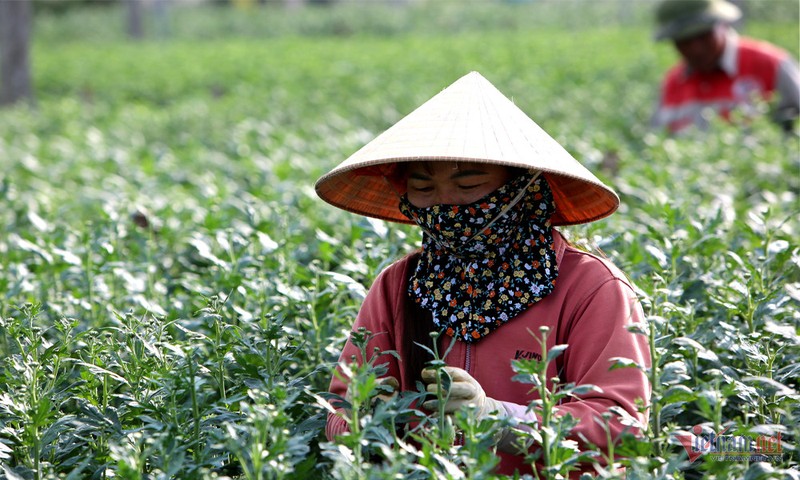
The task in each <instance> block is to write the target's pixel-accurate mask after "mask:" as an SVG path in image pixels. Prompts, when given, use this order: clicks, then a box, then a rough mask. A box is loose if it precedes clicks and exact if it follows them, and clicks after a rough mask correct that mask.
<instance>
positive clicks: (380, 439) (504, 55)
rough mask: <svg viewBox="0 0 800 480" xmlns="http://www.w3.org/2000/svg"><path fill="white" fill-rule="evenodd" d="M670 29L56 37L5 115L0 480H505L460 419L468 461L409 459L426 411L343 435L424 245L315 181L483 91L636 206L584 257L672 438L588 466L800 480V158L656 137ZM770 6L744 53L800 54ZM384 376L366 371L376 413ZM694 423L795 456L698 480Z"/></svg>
mask: <svg viewBox="0 0 800 480" xmlns="http://www.w3.org/2000/svg"><path fill="white" fill-rule="evenodd" d="M770 3H771V4H772V7H765V6H764V5H765V4H770ZM650 5H651V4H650V3H648V2H644V3H636V2H626V1H611V0H609V1H607V2H592V3H585V2H553V1H551V2H518V3H513V2H512V3H495V2H439V3H437V2H419V3H415V4H413V5H412V6H410V7H405V8H403V7H401V6H399V5H394V4H392V5H389V6H384V7H379V6H369V7H368V6H366V5H363V4H356V5H352V4H343V5H339V6H333V7H315V8H306V9H297V10H285V9H283V8H281V7H277V6H274V5H271V6H262V7H258V8H254V9H253V10H249V11H237V10H233V9H231V8H228V7H217V8H208V7H206V8H188V7H187V8H183V9H182V8H172V9H170V11H169V12H168V16H166V17H159V18H155V17H148V19H147V21H148V23H147V25H146V26H147V38H146V39H145V40H142V41H131V40H128V39H126V38H125V35H124V30H123V25H124V22H123V18H124V15H123V14H124V12H123V10H121V9H118V8H117V7H114V6H103V7H99V6H94V7H88V8H84V9H79V8H77V7H75V8H74V9H70V10H69V11H66V12H57V11H52V12H51V11H45V12H40V13H39V16H37V18H36V23H35V25H34V26H35V29H34V41H33V51H32V62H33V77H34V83H35V85H34V87H35V95H36V98H35V103H34V104H33V105H32V106H23V105H20V106H16V107H13V108H6V109H4V110H2V111H0V225H1V226H2V230H3V232H4V233H3V234H2V235H0V479H8V480H18V479H26V480H28V479H36V480H40V479H50V478H67V479H83V478H93V479H105V478H121V479H168V478H179V479H212V478H231V479H240V478H241V479H301V478H309V479H329V478H336V479H351V478H359V479H361V478H365V479H366V478H369V479H390V478H391V479H397V478H437V479H438V478H453V479H456V478H472V479H478V478H493V477H492V475H491V473H490V471H491V462H492V457H493V455H492V454H491V453H490V451H489V450H488V448H487V443H486V442H487V439H489V438H491V434H492V432H494V431H495V430H496V429H497V428H498V425H497V424H496V423H495V424H493V423H492V422H489V423H486V422H484V423H481V424H475V422H473V421H471V420H470V419H469V418H468V416H460V417H458V418H456V420H455V422H456V423H457V426H458V427H459V428H461V429H462V430H463V431H464V432H465V434H466V437H465V444H464V445H463V446H459V447H453V446H452V445H451V444H448V443H447V438H446V434H447V427H446V425H444V424H442V423H437V421H436V419H432V420H431V429H432V431H434V432H435V433H436V434H435V435H432V436H430V437H425V438H415V442H409V440H408V439H404V438H400V437H398V436H397V434H396V431H395V429H394V422H395V421H397V420H398V419H402V418H403V417H404V416H405V415H406V414H408V412H409V409H410V406H409V403H408V401H407V400H406V399H404V398H400V399H397V400H396V401H393V402H389V403H386V404H381V405H380V406H379V407H377V408H376V409H375V410H374V411H371V410H370V409H368V408H365V412H364V413H365V415H364V416H363V417H361V421H360V423H359V424H358V425H354V426H353V433H352V435H350V436H349V437H347V438H344V439H343V440H342V442H341V443H339V444H334V443H330V442H328V441H327V440H326V439H325V434H324V427H325V418H326V414H327V410H326V402H327V400H326V399H325V398H324V392H325V391H326V390H327V386H328V382H329V381H330V378H331V375H332V371H333V368H334V366H335V363H336V361H337V359H338V354H339V350H340V348H341V346H342V345H343V343H344V341H345V339H346V338H347V336H348V335H349V331H350V326H351V324H352V322H353V320H354V318H355V315H356V313H357V311H358V308H359V305H360V302H361V300H362V299H363V298H364V295H365V292H366V290H367V289H368V288H369V286H370V284H371V282H372V281H373V280H374V278H375V276H376V275H377V274H378V272H380V271H381V270H382V269H383V268H384V267H386V266H387V265H389V264H390V263H392V262H393V261H394V260H396V259H398V258H400V257H401V256H402V255H404V254H405V253H407V252H409V251H411V250H412V249H414V248H415V247H416V246H418V244H419V241H420V235H419V233H418V231H417V230H415V229H412V228H410V227H406V226H400V225H393V224H388V223H384V222H381V221H373V220H370V219H366V218H362V217H358V216H355V215H351V214H348V213H345V212H342V211H339V210H337V209H335V208H333V207H331V206H329V205H327V204H326V203H324V202H322V201H321V200H319V199H318V198H317V196H316V194H315V193H314V190H313V184H314V181H315V180H316V179H317V178H318V177H319V176H320V175H322V174H323V173H325V172H326V171H328V170H329V169H330V168H332V167H333V166H335V165H336V164H338V163H339V162H341V161H342V160H344V159H345V158H346V157H347V156H349V155H350V154H351V153H353V152H354V151H355V150H357V149H358V148H359V147H360V146H361V145H363V144H364V143H366V142H367V141H369V140H370V139H372V138H373V137H374V136H375V135H377V134H378V133H380V132H381V131H383V130H384V129H386V128H387V127H389V126H390V125H392V124H393V123H394V122H396V121H397V120H399V119H400V118H402V116H403V115H405V114H407V113H409V112H410V111H412V110H413V109H414V108H415V107H416V106H418V105H420V104H421V103H422V102H424V101H425V100H427V99H428V98H430V97H431V96H433V95H434V94H435V93H437V92H439V91H440V90H441V89H443V88H444V87H446V86H447V85H449V84H450V83H452V82H453V81H454V80H456V79H457V78H459V77H460V76H462V75H464V74H466V73H468V72H469V71H472V70H477V71H479V72H480V73H481V74H482V75H484V76H485V77H486V78H487V79H488V80H490V81H491V82H492V83H493V84H494V85H496V86H497V87H498V88H499V89H500V90H501V91H502V92H504V93H505V94H506V95H507V96H509V97H510V98H512V99H513V100H514V102H515V103H516V104H517V105H518V106H520V108H522V109H523V110H524V111H525V112H526V113H528V115H529V116H530V117H531V118H533V119H534V120H535V121H536V122H537V123H539V125H541V126H542V127H543V128H544V129H545V130H546V131H548V132H549V133H550V134H551V135H552V136H553V137H555V138H556V139H557V140H558V141H559V142H561V143H562V144H563V145H564V146H565V147H566V148H567V149H568V150H569V151H570V152H572V153H573V154H574V156H575V157H576V158H578V159H579V160H580V161H581V162H583V163H584V164H585V165H586V166H587V167H589V169H590V170H592V171H594V172H596V173H597V174H598V176H600V177H601V178H602V179H603V180H604V181H606V182H607V183H608V184H609V185H612V186H613V187H614V188H615V189H616V190H617V192H618V193H619V195H620V197H621V200H622V206H621V208H620V210H619V211H618V212H617V213H616V214H614V215H613V216H611V217H610V218H608V219H606V220H603V221H600V222H597V223H595V224H590V225H587V226H580V227H570V228H566V229H564V231H565V232H566V234H567V235H568V236H569V238H570V239H571V241H572V242H573V243H575V244H577V245H580V246H583V247H585V248H587V249H592V250H596V251H602V252H603V253H604V254H605V255H606V256H608V257H609V258H611V259H612V260H613V261H614V262H615V263H616V264H617V265H618V266H620V267H621V268H622V270H623V271H625V272H626V273H627V274H628V275H629V276H630V277H631V279H632V281H633V282H635V284H636V286H637V287H638V289H639V294H640V296H641V299H642V302H643V304H644V306H645V312H646V314H647V320H648V323H647V325H643V326H641V333H642V334H643V335H647V336H648V338H649V340H650V345H651V353H652V355H653V368H652V369H649V370H648V377H649V378H650V380H651V384H652V389H653V403H652V405H649V406H648V407H649V409H650V424H649V425H648V426H646V427H645V438H644V439H640V440H635V439H632V438H625V439H622V441H621V442H620V444H619V445H618V447H617V449H616V450H615V451H614V452H588V456H589V457H590V458H588V457H586V458H584V460H585V461H591V459H595V460H597V459H602V458H605V459H606V460H608V459H609V458H614V457H615V454H616V458H615V460H614V467H619V466H624V467H627V475H628V477H629V478H640V479H649V478H664V479H672V478H677V479H682V478H687V479H690V478H716V479H728V478H745V479H753V480H755V479H765V478H800V470H798V468H800V467H799V466H800V456H798V452H797V451H796V445H797V443H798V441H800V394H798V377H800V335H799V333H800V332H799V331H798V328H799V327H798V325H800V308H798V307H799V306H800V245H799V244H798V239H800V200H799V199H798V194H799V193H800V145H799V144H798V137H796V136H787V135H785V134H783V133H782V132H781V131H780V130H779V129H778V128H776V127H775V126H773V125H771V124H769V123H768V122H767V121H766V120H763V119H758V120H754V121H748V122H747V124H746V126H745V127H744V128H736V127H732V126H730V125H727V124H723V123H716V124H715V125H714V127H713V129H712V130H711V131H710V132H706V133H702V134H690V135H687V136H685V137H680V138H670V137H667V136H665V135H663V134H662V133H661V132H655V131H651V130H649V129H648V126H647V122H648V117H649V115H650V112H651V110H652V108H653V106H654V103H655V101H656V95H657V86H658V83H659V81H660V78H661V75H662V73H663V72H664V70H665V69H666V68H668V66H669V65H671V64H672V63H673V62H674V61H675V59H676V57H675V54H674V52H673V51H672V49H671V47H670V45H666V44H655V43H653V42H652V39H651V35H652V29H651V25H650V23H649V22H650V16H649V15H650V10H649V7H650ZM752 5H753V7H752V8H753V10H752V12H753V18H752V19H749V20H748V21H747V23H746V24H745V25H744V26H743V32H744V33H745V34H748V35H752V36H756V37H759V38H764V39H767V40H770V41H772V42H774V43H777V44H778V45H781V46H782V47H784V48H786V49H788V50H789V51H790V52H792V53H793V54H794V55H795V57H797V55H798V50H799V49H800V39H799V35H800V33H799V30H800V28H799V26H798V22H797V20H796V19H797V12H796V10H797V4H796V2H794V1H789V2H784V1H775V2H753V3H752ZM530 362H531V363H529V364H527V365H526V368H528V369H529V370H530V375H531V377H536V375H537V373H536V372H538V370H537V368H538V365H537V364H536V362H535V361H533V360H531V361H530ZM369 367H370V366H366V367H364V368H361V369H357V370H356V371H354V372H353V375H354V380H353V381H354V384H355V385H356V386H357V391H358V392H359V395H358V401H360V402H362V403H364V404H367V405H368V404H369V398H370V396H372V395H375V394H376V393H377V392H376V391H375V389H374V378H375V375H376V372H378V373H379V370H380V368H379V366H373V368H369ZM629 368H636V367H635V366H633V367H629ZM544 381H545V382H546V381H547V380H546V379H544ZM697 425H700V426H702V428H704V430H703V431H704V432H706V433H707V432H712V431H713V432H721V431H723V430H724V429H725V428H726V427H727V428H728V430H727V433H728V434H736V435H747V436H751V437H754V438H755V437H757V436H765V437H771V438H780V439H781V442H782V443H781V446H782V455H781V456H780V458H779V459H778V460H777V461H774V462H756V461H737V462H731V461H727V462H726V461H720V460H714V459H711V458H701V459H699V460H697V461H695V462H693V463H692V462H689V460H688V459H687V455H686V451H685V450H684V448H683V446H682V445H681V444H680V442H679V441H678V438H679V437H680V436H681V435H685V434H688V433H689V432H692V431H693V428H694V427H695V426H697ZM545 427H547V428H551V429H552V431H553V432H557V434H556V435H554V437H552V438H556V439H557V440H559V439H560V440H559V441H557V442H555V443H553V444H551V445H548V446H546V448H547V449H548V452H549V453H551V455H550V456H549V458H550V464H549V465H548V466H547V468H545V469H543V470H542V471H541V473H540V474H539V475H540V477H541V478H559V477H558V475H561V474H566V473H567V472H568V471H569V470H570V469H571V468H572V467H573V466H574V462H575V461H576V460H577V457H578V455H579V454H578V453H577V452H575V451H574V449H573V448H572V447H571V445H572V444H571V443H570V441H568V440H565V438H566V437H565V436H566V434H567V432H565V431H564V430H563V428H565V427H566V425H561V424H559V423H558V421H555V423H553V424H552V425H546V426H545ZM584 455H587V453H586V452H584ZM591 455H595V456H594V457H591ZM587 458H588V459H587ZM531 461H533V460H531ZM598 470H599V471H600V472H601V474H602V476H603V477H607V478H615V477H620V476H624V475H625V474H621V473H620V472H619V471H616V470H615V469H614V468H611V467H599V466H598Z"/></svg>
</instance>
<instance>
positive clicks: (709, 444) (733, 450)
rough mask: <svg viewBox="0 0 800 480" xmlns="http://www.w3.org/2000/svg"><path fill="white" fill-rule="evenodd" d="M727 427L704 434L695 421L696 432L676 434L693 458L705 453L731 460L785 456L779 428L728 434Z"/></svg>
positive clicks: (769, 460) (762, 459)
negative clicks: (755, 433) (768, 432)
mask: <svg viewBox="0 0 800 480" xmlns="http://www.w3.org/2000/svg"><path fill="white" fill-rule="evenodd" d="M728 428H730V427H725V428H724V429H723V430H722V431H721V432H719V433H715V432H710V433H705V434H704V433H703V427H701V426H700V425H695V426H694V427H692V432H693V433H690V434H683V435H676V436H675V438H677V439H678V441H680V442H681V445H683V448H684V449H685V450H686V454H687V455H689V461H690V462H694V461H695V460H697V459H698V457H700V456H702V455H707V456H708V457H709V458H712V459H714V460H718V461H728V462H735V461H751V462H778V461H780V460H781V459H782V458H783V446H782V445H781V433H780V432H778V433H777V435H774V436H768V435H758V436H752V435H726V434H725V432H727V431H728Z"/></svg>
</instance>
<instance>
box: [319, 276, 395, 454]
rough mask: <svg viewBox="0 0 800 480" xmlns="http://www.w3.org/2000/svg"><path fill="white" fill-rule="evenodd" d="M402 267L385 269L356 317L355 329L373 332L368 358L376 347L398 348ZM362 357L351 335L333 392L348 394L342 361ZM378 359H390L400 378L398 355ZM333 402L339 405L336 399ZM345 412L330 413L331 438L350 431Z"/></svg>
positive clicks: (390, 366) (392, 372)
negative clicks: (399, 293)
mask: <svg viewBox="0 0 800 480" xmlns="http://www.w3.org/2000/svg"><path fill="white" fill-rule="evenodd" d="M402 271H403V269H402V268H397V267H389V268H388V269H387V270H385V271H383V272H382V273H381V274H380V275H379V276H378V278H377V279H376V280H375V282H374V283H373V285H372V287H371V288H370V289H369V292H368V293H367V296H366V298H365V299H364V302H363V303H362V305H361V309H360V310H359V312H358V316H357V317H356V321H355V324H354V325H353V331H357V330H358V329H359V328H361V327H363V328H365V329H367V330H369V331H370V332H371V337H370V339H369V341H368V344H367V350H366V352H367V358H368V359H369V358H371V356H372V353H373V352H374V351H375V349H376V348H377V349H378V350H379V351H381V352H385V351H389V350H395V349H396V348H397V346H396V343H395V338H396V332H395V328H396V323H395V318H397V311H398V308H399V305H398V301H399V298H400V296H399V295H398V292H399V291H400V289H401V288H402V286H403V282H402ZM361 357H362V355H361V352H360V351H359V349H358V347H356V346H355V345H353V342H352V341H351V339H350V338H349V337H348V339H347V342H346V343H345V345H344V348H343V349H342V353H341V355H340V356H339V362H338V364H337V366H336V371H337V374H335V375H334V376H333V378H332V379H331V384H330V388H329V389H328V390H329V392H330V393H333V394H336V395H339V396H341V397H342V398H344V397H345V394H346V393H347V379H346V378H345V377H344V375H343V373H342V370H341V368H340V365H341V364H342V363H349V362H351V361H353V360H355V361H356V362H357V363H358V364H359V365H360V364H362V362H363V361H364V359H363V358H361ZM376 362H377V364H382V363H386V364H387V366H388V369H389V371H388V373H387V375H389V376H393V377H395V378H400V377H399V375H400V374H399V372H400V370H399V364H398V361H397V359H396V358H395V357H394V356H392V355H381V356H380V358H378V359H377V360H376ZM332 403H333V405H334V406H336V401H333V402H332ZM343 415H344V409H342V408H337V413H336V414H334V413H329V414H328V422H327V425H326V428H325V435H326V436H327V438H328V440H333V439H334V437H336V436H337V435H339V434H342V433H345V432H347V431H348V427H347V422H346V421H345V419H344V417H343Z"/></svg>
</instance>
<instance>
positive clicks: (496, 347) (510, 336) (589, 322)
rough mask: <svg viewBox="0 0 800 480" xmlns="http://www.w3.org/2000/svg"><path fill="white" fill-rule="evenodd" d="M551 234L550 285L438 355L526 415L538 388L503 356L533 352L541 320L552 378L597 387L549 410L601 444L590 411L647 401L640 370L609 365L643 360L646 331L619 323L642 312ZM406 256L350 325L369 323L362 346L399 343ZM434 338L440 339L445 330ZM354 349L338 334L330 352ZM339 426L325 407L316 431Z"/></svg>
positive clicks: (599, 262)
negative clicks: (340, 344)
mask: <svg viewBox="0 0 800 480" xmlns="http://www.w3.org/2000/svg"><path fill="white" fill-rule="evenodd" d="M554 240H555V242H554V244H555V250H556V259H557V261H558V265H559V275H558V279H557V281H556V288H555V290H554V291H553V292H552V293H551V294H550V295H548V296H547V297H545V298H544V299H542V300H541V301H540V302H538V303H536V304H535V305H534V306H532V307H531V308H529V309H528V310H527V311H525V312H524V313H523V314H521V315H519V316H517V317H516V318H513V319H512V320H510V321H509V322H508V323H507V324H505V325H503V326H502V327H500V328H499V329H497V330H496V331H494V332H492V333H491V334H489V335H488V336H487V337H486V338H484V339H482V340H481V341H479V342H477V343H474V344H466V343H464V342H457V343H456V345H455V347H454V348H453V349H452V351H451V352H450V354H449V355H448V357H447V358H446V362H447V364H448V365H451V366H455V367H460V368H463V369H465V370H466V371H467V372H469V373H470V375H472V376H473V377H474V378H475V379H476V380H477V381H478V383H480V384H481V386H482V387H483V389H484V391H485V392H486V395H487V396H489V397H491V398H494V399H495V400H499V401H501V402H503V406H504V407H505V409H506V412H507V413H508V414H509V415H511V416H514V417H517V418H519V419H521V420H526V421H529V420H533V419H535V418H536V417H535V416H534V414H532V413H528V412H526V410H527V406H528V404H529V403H530V402H531V401H533V400H535V399H537V398H538V397H539V396H538V395H537V394H535V393H531V392H530V390H531V388H532V385H530V384H523V383H519V382H514V381H512V380H511V378H512V377H513V376H514V375H515V373H514V372H513V370H512V369H511V361H512V360H514V359H521V358H537V359H538V358H541V353H542V352H541V350H540V348H539V346H538V343H537V340H536V339H535V338H533V337H532V336H531V333H529V331H531V332H533V333H535V334H537V335H539V327H540V326H543V325H546V326H548V327H550V334H549V338H548V342H547V343H548V349H549V348H551V347H552V346H553V345H558V344H568V345H569V347H568V348H567V349H566V350H565V351H564V353H563V354H562V355H561V359H560V364H561V365H562V369H563V375H560V377H561V381H562V383H567V382H572V383H575V384H576V385H581V384H592V385H596V386H598V387H600V388H601V389H602V390H603V393H590V394H587V395H585V396H584V397H583V398H582V399H580V400H577V399H571V400H569V401H565V402H564V403H562V404H561V405H560V406H559V407H558V410H559V412H561V413H570V414H571V415H572V416H573V417H576V418H578V419H580V423H579V425H578V426H577V427H576V428H575V430H573V435H574V438H575V439H576V440H579V438H580V437H579V434H581V435H583V436H585V437H586V439H587V440H588V441H589V442H591V443H593V444H595V445H598V446H605V445H606V444H607V442H606V433H605V431H603V429H602V428H601V427H600V426H599V425H598V424H597V423H596V422H595V421H594V420H593V417H595V416H598V415H599V414H601V413H603V412H605V411H606V410H607V409H608V408H609V407H612V406H619V407H622V408H623V409H624V410H625V411H627V412H628V413H629V414H631V415H632V416H634V417H635V418H638V419H639V420H640V421H642V422H644V421H646V418H645V416H644V415H642V414H640V413H639V412H638V411H637V408H636V404H635V401H636V400H637V399H642V400H643V401H644V404H645V405H647V404H648V403H649V399H650V388H649V385H648V381H647V378H646V377H645V375H644V373H642V372H641V371H639V370H637V369H634V368H624V369H616V370H613V371H611V370H609V367H610V366H611V364H612V361H611V359H612V358H613V357H624V358H628V359H630V360H633V361H634V362H636V363H638V364H641V365H647V366H648V367H649V366H650V353H649V348H648V342H647V338H646V337H644V336H643V335H639V334H634V333H631V332H629V331H628V330H627V328H626V327H627V326H628V325H631V324H633V323H637V322H643V321H644V317H643V313H642V309H641V306H640V304H639V301H638V300H637V298H636V296H635V294H634V292H633V289H632V288H631V285H630V283H629V282H628V280H627V279H626V278H625V277H624V275H623V274H622V273H621V272H620V271H619V270H618V269H617V268H616V267H615V266H614V265H612V264H611V263H610V262H608V261H606V260H603V259H601V258H598V257H597V256H594V255H592V254H589V253H586V252H583V251H581V250H578V249H576V248H574V247H572V246H570V245H569V244H568V243H567V242H566V241H565V240H564V239H563V238H562V237H561V235H560V234H558V232H554ZM408 263H409V261H408V258H404V259H401V260H400V261H398V262H396V263H394V264H393V265H391V266H389V267H388V268H387V269H386V270H384V271H383V272H382V273H381V274H380V275H379V276H378V278H377V279H376V280H375V283H374V284H373V286H372V287H371V289H370V291H369V293H368V295H367V297H366V299H365V300H364V303H363V305H362V307H361V310H360V311H359V314H358V317H357V319H356V323H355V326H354V330H355V329H357V328H359V327H365V328H367V329H368V330H369V331H371V332H373V333H378V335H376V336H375V337H374V338H373V339H372V341H371V343H370V345H369V348H368V350H367V351H372V350H373V346H377V347H378V348H379V349H380V350H384V351H385V350H397V351H400V350H401V343H400V339H401V338H402V335H403V322H402V321H401V319H402V312H403V299H404V297H405V295H406V288H407V279H408V275H409V272H408V271H407V267H408ZM443 341H444V342H447V343H445V345H449V341H450V337H446V338H445V339H444V340H443ZM440 351H444V349H442V350H440ZM356 353H357V350H356V348H355V347H354V346H353V345H352V344H351V343H350V342H349V341H348V342H347V343H346V344H345V346H344V349H343V351H342V354H341V357H340V361H342V359H350V358H352V356H353V355H355V354H356ZM384 361H385V362H388V366H389V372H388V375H391V376H394V377H396V378H397V379H398V380H399V382H400V388H401V390H415V387H414V385H411V384H410V380H409V379H408V378H406V376H405V375H404V372H403V369H401V368H400V365H399V362H398V360H397V359H396V358H395V357H393V356H391V355H385V356H384V358H382V359H381V363H382V362H384ZM556 375H557V373H556V362H552V363H551V364H550V369H549V371H548V378H552V377H554V376H556ZM330 391H331V392H332V393H335V394H338V395H341V396H342V397H343V396H344V395H345V393H346V391H347V385H346V384H345V383H343V382H341V381H340V380H338V379H336V378H334V379H333V380H332V381H331V385H330ZM611 426H612V438H614V437H616V436H617V435H618V434H619V433H621V432H622V431H623V429H624V428H626V427H624V426H622V425H621V424H619V423H617V422H613V423H612V425H611ZM346 430H347V425H346V424H345V421H344V420H343V419H342V418H341V417H339V416H337V415H333V414H330V415H329V416H328V424H327V429H326V434H327V437H328V439H329V440H332V439H333V438H334V437H335V436H336V435H338V434H340V433H343V432H345V431H346ZM579 441H580V440H579ZM534 448H535V447H534ZM498 455H500V456H501V463H500V465H499V467H498V473H501V474H512V473H513V472H514V470H519V471H520V473H526V472H530V471H531V469H530V466H528V465H525V464H524V463H523V458H522V457H521V456H514V455H508V454H505V453H498Z"/></svg>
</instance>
